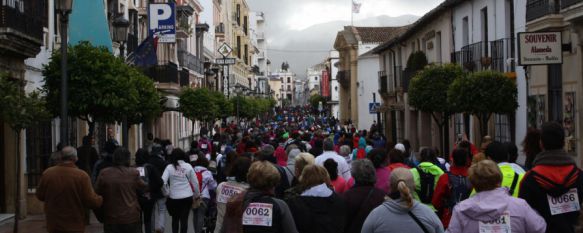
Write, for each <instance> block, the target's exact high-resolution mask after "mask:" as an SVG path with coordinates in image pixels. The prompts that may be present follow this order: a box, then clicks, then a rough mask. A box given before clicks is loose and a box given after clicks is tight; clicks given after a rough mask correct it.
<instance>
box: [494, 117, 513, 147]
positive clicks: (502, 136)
mask: <svg viewBox="0 0 583 233" xmlns="http://www.w3.org/2000/svg"><path fill="white" fill-rule="evenodd" d="M494 124H495V137H494V138H495V140H496V141H499V142H510V141H511V140H512V139H511V138H510V124H509V121H508V115H500V114H495V115H494Z"/></svg>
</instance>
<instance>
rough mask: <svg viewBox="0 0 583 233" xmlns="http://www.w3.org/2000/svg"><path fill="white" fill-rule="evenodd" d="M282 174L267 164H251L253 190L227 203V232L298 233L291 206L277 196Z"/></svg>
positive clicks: (250, 176) (248, 177)
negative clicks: (275, 195)
mask: <svg viewBox="0 0 583 233" xmlns="http://www.w3.org/2000/svg"><path fill="white" fill-rule="evenodd" d="M280 180H281V177H280V173H279V171H277V169H276V168H275V166H274V165H273V164H271V163H270V162H267V161H256V162H254V163H253V164H251V167H250V168H249V173H248V174H247V181H248V182H249V187H250V188H249V190H248V191H245V192H242V193H240V194H239V195H236V196H235V197H233V198H231V200H229V202H228V203H227V211H226V213H225V217H224V220H223V229H224V232H227V233H235V232H237V233H243V232H245V233H276V232H277V233H298V230H297V229H296V225H295V222H294V219H293V217H292V214H291V212H290V209H289V207H288V205H287V204H286V203H285V202H284V201H282V200H281V199H278V198H275V197H274V192H275V186H276V185H277V184H278V183H279V182H280Z"/></svg>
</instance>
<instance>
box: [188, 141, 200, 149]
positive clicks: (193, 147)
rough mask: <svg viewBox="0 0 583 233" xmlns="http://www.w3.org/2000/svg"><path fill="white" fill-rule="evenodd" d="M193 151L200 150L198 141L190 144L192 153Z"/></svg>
mask: <svg viewBox="0 0 583 233" xmlns="http://www.w3.org/2000/svg"><path fill="white" fill-rule="evenodd" d="M192 149H198V142H197V141H196V140H193V141H192V142H190V150H191V151H192Z"/></svg>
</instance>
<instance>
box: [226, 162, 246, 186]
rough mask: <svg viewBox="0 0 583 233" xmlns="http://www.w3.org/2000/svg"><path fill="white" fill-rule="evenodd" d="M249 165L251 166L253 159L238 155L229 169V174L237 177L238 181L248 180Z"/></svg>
mask: <svg viewBox="0 0 583 233" xmlns="http://www.w3.org/2000/svg"><path fill="white" fill-rule="evenodd" d="M249 167H251V159H249V158H247V157H238V158H236V159H235V160H234V161H233V163H232V166H231V167H230V168H229V170H227V175H228V176H233V177H235V180H237V182H247V172H249Z"/></svg>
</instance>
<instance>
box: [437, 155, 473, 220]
mask: <svg viewBox="0 0 583 233" xmlns="http://www.w3.org/2000/svg"><path fill="white" fill-rule="evenodd" d="M452 158H453V166H451V167H450V171H449V172H448V173H445V174H443V175H441V176H440V177H439V180H438V181H437V185H436V186H435V192H434V193H433V198H432V199H431V203H432V204H433V207H435V209H436V210H437V214H438V215H439V218H440V219H441V222H442V223H443V227H444V228H447V226H449V220H450V219H451V214H452V212H453V208H454V206H455V205H457V204H458V203H459V202H461V201H463V200H465V199H467V198H468V197H469V196H470V193H471V192H472V185H471V183H470V180H469V178H468V167H467V164H468V160H469V159H470V158H471V154H470V152H469V151H467V150H464V149H454V150H453V153H452Z"/></svg>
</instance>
